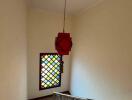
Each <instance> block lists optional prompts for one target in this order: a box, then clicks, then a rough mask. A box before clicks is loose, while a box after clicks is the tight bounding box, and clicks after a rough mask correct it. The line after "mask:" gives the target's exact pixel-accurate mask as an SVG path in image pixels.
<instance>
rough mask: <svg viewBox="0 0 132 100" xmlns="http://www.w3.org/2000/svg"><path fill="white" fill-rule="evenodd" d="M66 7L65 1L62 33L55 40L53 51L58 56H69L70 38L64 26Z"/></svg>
mask: <svg viewBox="0 0 132 100" xmlns="http://www.w3.org/2000/svg"><path fill="white" fill-rule="evenodd" d="M66 7H67V1H66V0H65V3H64V19H63V32H59V33H58V36H57V37H56V39H55V49H56V50H57V52H58V54H60V55H69V52H70V51H71V48H72V38H71V37H70V33H66V32H65V24H66Z"/></svg>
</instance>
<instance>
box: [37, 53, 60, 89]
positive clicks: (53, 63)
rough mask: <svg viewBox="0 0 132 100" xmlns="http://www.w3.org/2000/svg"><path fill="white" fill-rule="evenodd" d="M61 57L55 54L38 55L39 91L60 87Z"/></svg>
mask: <svg viewBox="0 0 132 100" xmlns="http://www.w3.org/2000/svg"><path fill="white" fill-rule="evenodd" d="M61 67H62V56H61V55H58V54H57V53H41V54H40V90H44V89H49V88H54V87H59V86H60V85H61Z"/></svg>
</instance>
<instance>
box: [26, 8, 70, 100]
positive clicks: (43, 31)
mask: <svg viewBox="0 0 132 100" xmlns="http://www.w3.org/2000/svg"><path fill="white" fill-rule="evenodd" d="M62 18H63V16H62V15H60V14H57V13H53V12H51V13H50V12H46V11H42V10H40V9H31V10H30V11H29V15H28V98H30V99H31V98H36V97H41V96H45V95H49V94H52V92H54V91H58V92H59V91H67V90H69V83H70V79H69V78H70V65H69V61H70V56H64V58H63V59H64V73H63V74H62V86H61V87H59V88H54V89H48V90H42V91H39V54H40V53H42V52H43V53H46V52H47V53H48V52H49V53H52V52H53V53H54V52H56V50H55V47H54V42H55V37H56V36H57V34H58V32H61V31H62V24H63V19H62ZM70 22H71V21H70V18H67V26H66V30H67V32H70V26H71V23H70Z"/></svg>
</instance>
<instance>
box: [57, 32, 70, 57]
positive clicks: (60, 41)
mask: <svg viewBox="0 0 132 100" xmlns="http://www.w3.org/2000/svg"><path fill="white" fill-rule="evenodd" d="M55 48H56V50H57V52H58V54H60V55H69V52H70V51H71V48H72V38H71V37H70V33H58V37H56V40H55Z"/></svg>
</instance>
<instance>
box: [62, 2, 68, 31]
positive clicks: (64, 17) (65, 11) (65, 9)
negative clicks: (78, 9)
mask: <svg viewBox="0 0 132 100" xmlns="http://www.w3.org/2000/svg"><path fill="white" fill-rule="evenodd" d="M66 3H67V2H66V0H65V4H64V19H63V21H64V23H63V33H65V23H66Z"/></svg>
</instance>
